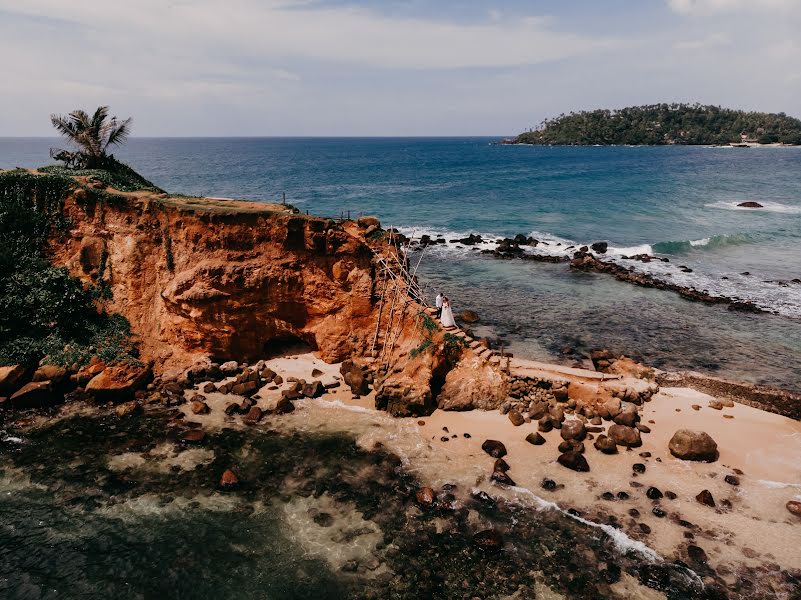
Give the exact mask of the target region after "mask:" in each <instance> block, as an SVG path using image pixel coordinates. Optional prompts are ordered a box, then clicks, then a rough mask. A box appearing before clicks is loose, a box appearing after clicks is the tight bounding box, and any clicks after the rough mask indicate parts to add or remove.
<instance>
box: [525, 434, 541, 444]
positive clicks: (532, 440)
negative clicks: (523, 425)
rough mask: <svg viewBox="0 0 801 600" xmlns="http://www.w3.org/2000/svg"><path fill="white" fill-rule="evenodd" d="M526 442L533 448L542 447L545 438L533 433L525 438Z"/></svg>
mask: <svg viewBox="0 0 801 600" xmlns="http://www.w3.org/2000/svg"><path fill="white" fill-rule="evenodd" d="M526 441H527V442H528V443H529V444H533V445H534V446H542V445H543V444H544V443H545V438H544V437H542V436H541V435H540V434H539V433H537V432H536V431H535V432H533V433H529V434H528V435H527V436H526Z"/></svg>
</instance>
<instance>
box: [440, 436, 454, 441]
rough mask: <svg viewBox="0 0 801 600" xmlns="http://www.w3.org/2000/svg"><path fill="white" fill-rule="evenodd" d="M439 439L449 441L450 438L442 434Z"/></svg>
mask: <svg viewBox="0 0 801 600" xmlns="http://www.w3.org/2000/svg"><path fill="white" fill-rule="evenodd" d="M439 441H440V442H450V441H451V438H449V437H448V436H446V435H443V436H442V437H441V438H439Z"/></svg>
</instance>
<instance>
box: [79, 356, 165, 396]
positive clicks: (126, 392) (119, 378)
mask: <svg viewBox="0 0 801 600" xmlns="http://www.w3.org/2000/svg"><path fill="white" fill-rule="evenodd" d="M150 375H151V372H150V367H148V366H145V365H141V364H140V365H136V364H119V365H112V366H110V367H106V368H104V369H103V370H102V371H101V372H100V373H98V374H97V375H95V376H94V377H92V379H91V381H89V383H87V384H86V393H87V394H89V395H90V396H92V397H94V398H95V399H96V400H99V401H107V400H113V401H123V400H128V399H130V398H131V397H132V396H133V395H134V392H136V391H137V390H138V389H140V388H142V387H143V386H144V385H145V384H146V383H147V381H148V380H149V379H150Z"/></svg>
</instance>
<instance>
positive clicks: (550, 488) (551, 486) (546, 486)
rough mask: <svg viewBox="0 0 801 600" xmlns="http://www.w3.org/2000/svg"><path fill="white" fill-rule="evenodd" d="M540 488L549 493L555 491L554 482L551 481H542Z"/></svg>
mask: <svg viewBox="0 0 801 600" xmlns="http://www.w3.org/2000/svg"><path fill="white" fill-rule="evenodd" d="M540 486H541V487H542V489H544V490H548V491H549V492H550V491H553V490H555V489H556V482H555V481H554V480H553V479H543V480H542V483H541V484H540Z"/></svg>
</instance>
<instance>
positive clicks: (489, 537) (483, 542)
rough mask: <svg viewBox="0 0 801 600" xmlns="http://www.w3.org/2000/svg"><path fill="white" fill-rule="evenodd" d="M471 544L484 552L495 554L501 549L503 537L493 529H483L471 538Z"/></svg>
mask: <svg viewBox="0 0 801 600" xmlns="http://www.w3.org/2000/svg"><path fill="white" fill-rule="evenodd" d="M473 543H474V544H475V545H476V546H478V547H479V548H481V549H482V550H484V551H486V552H497V551H498V550H500V549H501V548H503V536H502V535H501V534H500V533H498V532H497V531H495V530H494V529H485V530H484V531H479V532H478V533H476V534H475V535H474V536H473Z"/></svg>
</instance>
